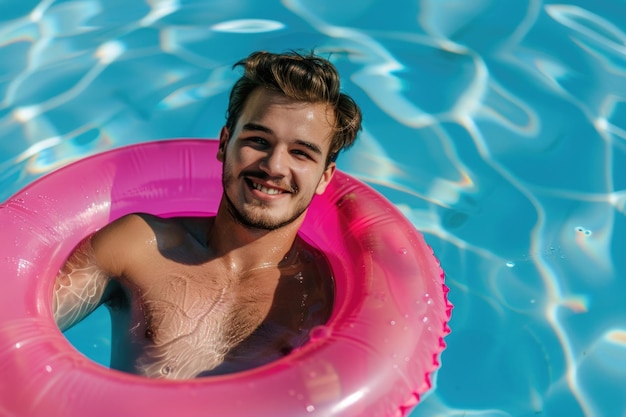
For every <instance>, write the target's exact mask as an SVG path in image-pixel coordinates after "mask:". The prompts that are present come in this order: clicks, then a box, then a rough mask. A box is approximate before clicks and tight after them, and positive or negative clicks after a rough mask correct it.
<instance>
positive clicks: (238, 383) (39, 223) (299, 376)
mask: <svg viewBox="0 0 626 417" xmlns="http://www.w3.org/2000/svg"><path fill="white" fill-rule="evenodd" d="M216 151H217V142H216V141H212V140H170V141H161V142H152V143H148V144H140V145H134V146H130V147H126V148H121V149H117V150H114V151H110V152H106V153H103V154H99V155H96V156H93V157H90V158H86V159H83V160H80V161H78V162H76V163H74V164H72V165H69V166H67V167H65V168H62V169H60V170H58V171H56V172H53V173H51V174H49V175H48V176H46V177H44V178H42V179H40V180H39V181H36V182H35V183H33V184H31V185H30V186H28V187H27V188H25V189H24V190H22V191H21V192H19V193H18V194H17V195H15V196H13V197H12V198H11V199H9V200H8V201H7V202H5V203H4V204H2V205H0V288H1V290H0V415H2V416H20V417H26V416H45V417H50V416H67V417H71V416H80V417H84V416H106V417H110V416H131V415H140V416H151V417H159V416H164V417H171V416H207V415H211V416H220V417H228V416H238V417H244V416H277V417H280V416H289V417H297V416H324V417H329V416H355V417H356V416H359V417H363V416H372V417H376V416H381V417H389V416H403V415H405V414H406V413H408V411H409V410H410V409H411V408H412V407H413V406H414V405H415V404H417V402H418V400H419V398H420V395H421V394H423V393H424V392H425V391H427V390H428V388H429V387H430V375H431V373H432V372H433V371H435V370H436V368H437V367H438V366H439V362H438V359H439V355H440V353H441V351H442V350H443V348H444V346H445V345H444V342H443V338H444V336H445V335H446V334H447V333H448V332H449V329H448V326H447V322H448V319H449V316H450V309H451V306H450V304H449V303H448V301H447V296H446V294H447V288H446V287H445V285H444V283H443V273H442V271H441V269H440V267H439V263H438V262H437V260H436V259H435V257H434V256H433V254H432V251H431V249H430V248H429V247H428V246H427V245H426V243H425V242H424V239H423V237H422V235H421V234H420V233H419V232H417V231H416V230H415V228H414V227H413V226H412V225H411V224H410V222H408V221H407V220H406V219H405V218H404V217H403V216H402V215H401V214H400V213H399V211H398V210H397V209H396V208H395V207H394V206H393V205H392V204H391V203H389V202H388V201H387V200H385V199H384V198H383V197H382V196H381V195H380V194H378V193H377V192H375V191H374V190H372V189H371V188H369V187H368V186H366V185H364V184H363V183H361V182H360V181H357V180H355V179H354V178H351V177H350V176H348V175H346V174H344V173H342V172H337V173H336V175H335V178H334V179H333V181H332V183H331V185H330V186H329V187H328V189H327V191H326V193H325V194H324V195H323V196H318V197H316V198H315V200H314V202H313V204H312V205H311V207H310V210H309V213H308V215H307V219H306V221H305V224H304V225H303V227H302V231H301V233H302V235H303V236H304V237H305V238H306V239H307V240H309V241H310V242H312V243H313V244H315V245H316V246H317V247H319V248H320V249H321V250H323V251H324V252H325V253H326V254H327V256H328V258H329V261H330V263H331V266H332V268H333V271H334V274H335V282H336V298H335V305H334V310H333V314H332V317H331V319H330V321H329V322H328V324H327V325H326V326H322V327H319V328H316V329H314V330H313V331H312V334H311V341H310V342H309V343H308V344H307V345H305V346H304V347H302V348H300V349H298V350H296V351H294V352H293V353H292V354H290V355H289V356H287V357H285V358H283V359H281V360H278V361H276V362H273V363H271V364H269V365H265V366H262V367H259V368H256V369H253V370H250V371H246V372H241V373H237V374H233V375H227V376H220V377H210V378H199V379H195V380H188V381H164V380H156V379H147V378H143V377H139V376H135V375H130V374H125V373H122V372H117V371H113V370H110V369H107V368H105V367H102V366H100V365H98V364H96V363H94V362H92V361H91V360H89V359H87V358H86V357H84V356H83V355H82V354H81V353H79V352H78V351H76V349H74V348H73V347H72V346H71V345H70V343H69V342H68V341H67V339H66V338H65V337H64V336H63V334H62V333H61V332H60V331H59V329H58V328H57V326H56V324H55V322H54V319H53V317H52V312H51V302H52V286H53V281H54V277H55V275H56V273H57V271H58V269H59V268H60V266H61V265H62V264H63V262H64V260H65V259H66V258H67V256H68V255H69V253H70V252H71V251H72V249H73V248H74V246H75V245H76V244H77V243H78V242H79V241H80V240H81V239H82V238H83V237H85V236H86V235H88V234H90V233H92V232H93V231H95V230H97V229H99V228H101V227H102V226H104V225H105V224H107V223H109V222H111V221H112V220H114V219H116V218H118V217H120V216H122V215H124V214H127V213H131V212H137V211H141V212H149V213H153V214H160V215H169V216H171V215H177V214H209V213H215V211H216V210H217V204H218V202H219V200H220V196H221V181H220V174H221V167H220V165H219V164H218V163H217V161H216V160H215V153H216Z"/></svg>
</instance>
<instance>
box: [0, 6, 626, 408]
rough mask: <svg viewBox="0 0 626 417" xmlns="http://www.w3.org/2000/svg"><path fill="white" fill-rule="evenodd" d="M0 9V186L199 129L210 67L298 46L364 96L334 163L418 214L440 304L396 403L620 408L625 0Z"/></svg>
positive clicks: (9, 189) (203, 127)
mask: <svg viewBox="0 0 626 417" xmlns="http://www.w3.org/2000/svg"><path fill="white" fill-rule="evenodd" d="M1 7H3V10H2V13H0V20H1V21H0V74H2V75H1V76H0V97H2V99H1V101H0V129H2V132H3V138H4V139H3V141H2V142H1V143H0V183H1V184H2V185H3V187H2V188H1V189H0V200H4V199H6V198H7V197H8V196H9V195H10V194H12V193H13V192H15V191H16V190H18V189H19V188H21V187H23V186H24V185H26V184H27V183H29V182H31V181H32V180H33V179H35V178H36V177H38V176H40V175H41V174H43V173H45V172H48V171H50V170H52V169H54V168H56V167H58V166H60V165H62V164H66V163H68V162H69V161H71V160H74V159H76V158H82V157H84V156H86V155H90V154H93V153H95V152H100V151H103V150H106V149H110V148H113V147H117V146H122V145H126V144H130V143H137V142H143V141H148V140H153V139H159V138H166V137H183V136H185V137H189V136H201V137H214V136H216V135H217V133H218V132H219V128H220V127H221V125H222V124H223V122H224V119H223V117H224V106H225V103H226V100H227V97H226V95H227V93H228V91H229V87H230V85H231V84H232V82H233V81H234V80H235V78H236V76H237V74H235V73H233V72H232V71H231V70H230V66H231V65H232V64H233V63H234V62H235V61H236V60H238V59H239V58H241V57H243V56H245V55H247V54H248V53H249V52H250V51H251V50H255V49H271V50H285V49H300V48H316V49H317V50H318V51H319V52H322V53H327V54H329V55H330V56H331V58H332V59H333V61H334V62H335V63H336V65H337V66H338V67H339V70H340V71H341V73H342V74H343V75H344V82H345V87H346V89H347V90H348V91H349V92H350V94H351V95H352V96H354V97H355V98H356V99H357V100H358V101H359V103H361V104H362V106H363V108H364V113H365V130H364V132H363V135H362V136H361V139H360V142H359V143H358V144H357V145H356V146H355V147H354V149H352V150H351V151H350V152H349V153H347V154H345V155H343V156H342V157H341V159H340V161H339V162H340V166H341V167H342V168H343V169H345V170H347V171H348V172H350V173H352V174H355V175H357V176H359V177H361V178H363V179H364V180H366V181H368V182H369V183H371V184H372V185H374V186H375V187H376V188H378V189H379V190H380V191H382V192H383V193H384V194H385V195H386V196H387V197H388V198H389V199H391V200H392V201H393V202H394V203H395V204H396V205H397V206H398V207H399V208H400V209H401V210H402V211H403V213H405V215H406V216H407V217H408V218H409V219H410V220H411V221H412V222H413V223H414V224H415V225H416V226H417V227H418V228H420V229H421V230H423V231H424V232H425V233H426V234H427V239H428V241H429V243H430V244H431V245H432V246H433V248H434V250H435V252H436V254H437V255H438V256H439V258H440V259H441V261H442V264H443V266H444V268H445V270H446V271H447V276H448V283H449V284H450V285H451V287H452V292H451V295H450V296H451V300H452V302H453V303H454V304H455V306H456V309H455V315H454V317H453V320H452V323H451V327H452V329H453V332H452V334H451V335H450V336H449V338H448V339H447V340H446V341H447V344H448V349H447V350H446V351H445V353H444V355H443V358H442V359H443V368H442V369H441V371H440V372H439V378H438V388H437V389H436V390H435V391H434V392H433V393H432V395H430V396H429V397H428V398H426V399H425V400H424V401H423V402H422V404H421V405H420V406H419V407H418V408H417V409H416V410H415V411H414V413H413V414H412V415H414V416H421V415H424V416H430V415H446V416H461V415H475V416H516V415H525V414H528V415H531V414H536V413H542V414H545V415H568V416H583V415H588V416H591V415H593V416H614V415H618V414H620V413H621V412H622V411H623V409H625V408H626V400H625V399H624V398H623V395H622V393H621V391H620V390H619V389H620V388H619V387H622V386H624V383H625V379H624V378H625V377H624V375H625V374H626V373H624V372H622V367H621V366H620V363H622V362H623V360H620V358H623V357H624V355H626V342H625V340H626V337H625V336H624V335H625V334H626V330H625V329H624V325H623V323H624V322H625V320H626V314H625V313H624V309H621V308H619V306H621V304H622V303H623V302H622V300H621V294H623V293H624V290H625V289H626V288H624V285H625V284H624V283H623V280H620V279H619V278H618V277H620V276H622V275H623V274H624V272H625V271H626V261H625V260H624V259H623V257H621V256H620V254H621V252H622V251H623V248H624V237H623V236H624V235H625V233H624V231H625V230H626V221H625V217H624V214H625V213H626V209H625V207H626V161H625V160H624V159H625V158H624V156H625V153H626V105H625V103H626V82H625V79H624V78H625V77H626V58H625V56H626V54H625V51H626V50H625V46H624V45H625V44H626V32H624V30H623V29H622V28H623V22H622V20H623V18H621V17H620V16H624V15H626V5H624V4H623V3H620V2H615V1H613V2H593V1H591V0H582V1H577V2H575V4H574V3H573V2H571V4H568V3H560V4H545V3H544V2H542V1H539V0H526V1H518V2H507V1H504V0H480V1H477V2H471V3H470V2H465V1H460V0H437V1H433V0H424V1H420V2H413V1H400V2H397V3H395V4H394V5H393V6H391V5H390V4H389V3H388V2H384V1H380V0H367V1H362V2H360V3H358V4H355V3H349V4H348V3H345V4H344V3H338V2H332V1H326V0H323V1H319V2H314V3H312V2H304V1H299V0H284V1H282V2H278V1H273V2H269V3H268V2H263V3H255V2H252V1H244V0H238V1H229V2H226V1H173V0H172V1H165V0H161V1H158V0H151V1H147V2H144V1H126V0H110V1H107V2H106V4H105V2H101V1H95V0H93V1H81V2H64V1H54V0H42V1H39V2H37V1H21V2H13V3H12V4H11V5H10V6H9V7H7V6H6V5H3V6H1Z"/></svg>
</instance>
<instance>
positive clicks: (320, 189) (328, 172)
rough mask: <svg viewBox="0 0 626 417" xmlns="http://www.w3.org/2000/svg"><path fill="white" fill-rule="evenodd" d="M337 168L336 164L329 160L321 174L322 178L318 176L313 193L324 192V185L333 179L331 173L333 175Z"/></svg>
mask: <svg viewBox="0 0 626 417" xmlns="http://www.w3.org/2000/svg"><path fill="white" fill-rule="evenodd" d="M336 169H337V164H335V163H334V162H331V163H330V164H328V166H327V167H326V169H325V170H324V173H323V174H322V178H320V182H319V183H318V184H317V188H316V189H315V194H324V191H326V187H327V186H328V184H330V180H332V179H333V175H335V170H336Z"/></svg>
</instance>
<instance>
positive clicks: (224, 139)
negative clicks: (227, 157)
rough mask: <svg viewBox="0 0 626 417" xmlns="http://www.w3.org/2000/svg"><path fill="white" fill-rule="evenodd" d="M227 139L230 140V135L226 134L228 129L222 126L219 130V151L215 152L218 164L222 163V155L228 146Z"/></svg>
mask: <svg viewBox="0 0 626 417" xmlns="http://www.w3.org/2000/svg"><path fill="white" fill-rule="evenodd" d="M228 139H230V133H229V132H228V128H227V127H226V126H224V127H222V130H220V144H219V149H218V150H217V160H218V161H220V162H224V154H225V150H226V146H227V145H228Z"/></svg>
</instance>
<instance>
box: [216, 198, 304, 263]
mask: <svg viewBox="0 0 626 417" xmlns="http://www.w3.org/2000/svg"><path fill="white" fill-rule="evenodd" d="M303 220H304V215H302V216H301V217H300V218H299V219H296V220H295V221H294V222H292V223H290V224H288V225H287V226H284V227H281V228H280V229H276V230H263V229H257V228H251V227H248V226H245V225H243V224H241V223H240V222H238V221H237V220H235V219H234V218H233V216H232V215H231V214H230V213H229V212H228V210H227V209H226V208H225V206H224V204H222V205H220V207H219V210H218V213H217V215H216V217H215V222H214V223H213V225H212V227H211V228H210V229H209V230H208V236H207V246H208V247H209V248H210V249H211V251H212V252H213V253H214V254H215V256H216V258H220V259H221V260H222V261H223V262H224V265H225V267H226V268H227V269H228V270H230V271H231V272H233V273H234V274H241V273H244V272H245V271H248V270H251V269H256V268H260V267H272V266H278V265H279V264H280V263H281V261H283V260H284V259H285V257H287V256H288V255H289V253H290V251H291V250H292V247H293V244H294V241H295V240H296V238H297V235H298V230H299V228H300V225H301V224H302V221H303Z"/></svg>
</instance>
